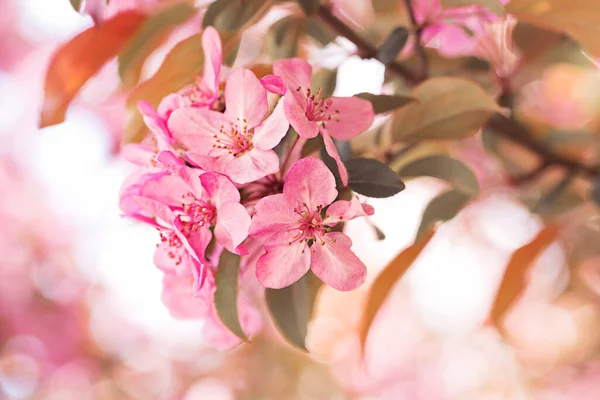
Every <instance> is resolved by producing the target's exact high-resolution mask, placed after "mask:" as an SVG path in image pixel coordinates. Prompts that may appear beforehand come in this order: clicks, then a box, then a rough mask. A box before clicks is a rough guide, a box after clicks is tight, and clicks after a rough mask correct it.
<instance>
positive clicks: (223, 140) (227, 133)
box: [213, 118, 254, 157]
mask: <svg viewBox="0 0 600 400" xmlns="http://www.w3.org/2000/svg"><path fill="white" fill-rule="evenodd" d="M253 134H254V132H253V130H252V129H248V121H247V120H246V119H245V118H244V119H243V120H240V119H239V118H238V122H237V123H233V122H230V123H229V126H225V125H221V128H220V129H219V133H218V134H216V135H213V139H214V144H213V148H215V149H223V150H226V151H227V152H228V153H229V154H232V155H233V156H234V157H239V156H241V155H243V154H244V153H245V152H247V151H250V150H252V149H253V148H254V145H253V144H252V136H253Z"/></svg>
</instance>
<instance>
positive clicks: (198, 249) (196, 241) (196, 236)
mask: <svg viewBox="0 0 600 400" xmlns="http://www.w3.org/2000/svg"><path fill="white" fill-rule="evenodd" d="M174 225H175V228H176V229H175V233H176V234H177V237H179V240H181V243H183V247H184V248H185V250H186V251H187V252H188V254H189V255H190V256H191V258H192V263H191V267H192V268H191V271H190V272H191V275H192V277H193V278H194V293H197V292H198V291H199V290H200V288H202V286H203V284H204V280H205V278H206V263H207V262H206V258H205V253H206V248H207V247H208V244H209V243H210V240H211V239H212V233H211V232H210V229H208V227H206V226H205V227H203V228H200V229H198V230H197V231H193V232H191V233H190V234H188V235H187V236H186V235H185V234H184V233H183V231H184V230H183V224H182V222H181V220H180V219H179V218H176V219H175V221H174Z"/></svg>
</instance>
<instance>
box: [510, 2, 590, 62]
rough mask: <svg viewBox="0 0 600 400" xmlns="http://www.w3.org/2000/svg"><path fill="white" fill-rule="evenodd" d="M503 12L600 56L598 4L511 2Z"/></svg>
mask: <svg viewBox="0 0 600 400" xmlns="http://www.w3.org/2000/svg"><path fill="white" fill-rule="evenodd" d="M506 11H507V12H508V13H509V14H512V15H513V16H514V17H515V18H517V19H518V20H519V21H524V22H528V23H530V24H533V25H537V26H540V27H542V28H546V29H550V30H553V31H557V32H562V33H565V34H567V35H569V36H571V37H572V38H573V39H575V40H577V41H579V42H580V43H581V44H583V46H584V47H586V48H587V49H588V50H589V51H590V52H591V53H592V54H594V55H595V56H596V57H598V56H600V41H599V40H598V37H600V2H598V1H594V0H592V1H585V0H512V1H511V2H510V3H509V4H507V5H506Z"/></svg>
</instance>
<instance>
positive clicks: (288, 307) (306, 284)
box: [265, 271, 322, 351]
mask: <svg viewBox="0 0 600 400" xmlns="http://www.w3.org/2000/svg"><path fill="white" fill-rule="evenodd" d="M321 285H322V282H321V281H320V280H319V279H318V278H317V277H316V276H315V275H314V274H313V273H312V272H311V271H308V272H307V273H306V275H304V276H303V277H302V278H300V280H298V281H297V282H294V283H293V284H291V285H290V286H288V287H285V288H283V289H269V288H267V289H265V297H266V300H267V307H268V308H269V313H270V314H271V318H272V319H273V322H274V323H275V326H276V327H277V329H278V330H279V332H280V333H281V335H282V336H283V337H284V338H285V339H286V340H287V341H288V342H289V343H290V344H292V345H294V346H296V347H298V348H300V349H302V350H304V351H307V349H306V333H307V331H308V323H309V322H310V320H311V318H312V313H313V308H314V304H315V298H316V296H317V293H318V291H319V288H320V287H321Z"/></svg>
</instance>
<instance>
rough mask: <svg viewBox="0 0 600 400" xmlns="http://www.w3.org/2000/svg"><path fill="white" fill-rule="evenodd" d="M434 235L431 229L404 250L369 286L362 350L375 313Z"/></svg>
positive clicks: (364, 315)
mask: <svg viewBox="0 0 600 400" xmlns="http://www.w3.org/2000/svg"><path fill="white" fill-rule="evenodd" d="M434 234H435V230H433V229H432V230H430V231H429V233H428V234H427V235H425V236H424V237H423V238H422V239H421V240H418V241H416V242H415V243H414V244H413V245H411V246H409V247H407V248H406V249H404V250H403V251H402V252H401V253H400V254H398V255H397V256H396V257H395V258H394V259H393V260H392V261H391V262H390V263H389V264H388V265H387V266H386V267H385V269H384V270H383V271H381V273H380V274H379V276H378V277H377V279H375V282H373V285H371V288H370V290H369V294H368V296H367V306H366V307H365V310H364V311H363V316H362V320H361V327H360V332H359V335H360V343H361V345H362V347H363V349H364V347H365V342H366V341H367V335H368V334H369V329H371V325H372V324H373V321H374V320H375V316H376V315H377V312H378V311H379V309H380V308H381V306H382V305H383V303H384V302H385V300H386V299H387V297H388V295H389V293H390V291H391V290H392V288H393V287H394V285H395V284H396V282H397V281H398V280H400V278H402V277H403V276H404V274H405V273H406V271H408V269H409V268H410V266H411V265H412V264H413V263H414V262H415V260H416V259H417V257H419V254H421V251H423V249H424V248H425V246H427V244H428V243H429V242H430V241H431V238H432V237H433V235H434Z"/></svg>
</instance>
